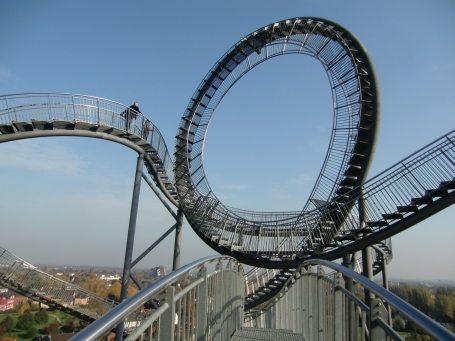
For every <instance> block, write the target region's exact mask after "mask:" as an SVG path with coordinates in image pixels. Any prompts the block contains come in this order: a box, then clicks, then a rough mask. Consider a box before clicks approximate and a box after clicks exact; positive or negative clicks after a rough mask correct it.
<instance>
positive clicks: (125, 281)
mask: <svg viewBox="0 0 455 341" xmlns="http://www.w3.org/2000/svg"><path fill="white" fill-rule="evenodd" d="M143 165H144V154H139V156H138V157H137V164H136V173H135V177H134V186H133V198H132V200H131V211H130V222H129V226H128V237H127V241H126V250H125V261H124V264H123V277H122V290H121V292H120V302H123V301H124V300H125V299H126V298H127V296H128V285H129V282H130V272H131V259H132V256H133V247H134V234H135V232H136V220H137V211H138V207H139V194H140V192H141V177H142V167H143ZM123 328H124V325H123V322H121V323H119V324H118V325H117V328H116V331H115V340H116V341H121V340H122V338H123Z"/></svg>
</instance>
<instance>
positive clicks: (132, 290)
mask: <svg viewBox="0 0 455 341" xmlns="http://www.w3.org/2000/svg"><path fill="white" fill-rule="evenodd" d="M135 293H137V289H136V287H135V286H133V285H130V286H128V293H127V296H128V297H131V296H133V295H134V294H135Z"/></svg>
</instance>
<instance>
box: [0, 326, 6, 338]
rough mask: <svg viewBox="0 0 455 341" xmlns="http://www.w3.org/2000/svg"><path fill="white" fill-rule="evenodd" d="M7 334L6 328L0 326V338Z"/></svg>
mask: <svg viewBox="0 0 455 341" xmlns="http://www.w3.org/2000/svg"><path fill="white" fill-rule="evenodd" d="M5 333H6V328H5V327H3V326H0V336H2V335H3V334H5Z"/></svg>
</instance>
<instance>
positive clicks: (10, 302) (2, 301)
mask: <svg viewBox="0 0 455 341" xmlns="http://www.w3.org/2000/svg"><path fill="white" fill-rule="evenodd" d="M15 304H16V295H15V294H14V293H13V292H10V291H2V292H0V311H6V310H10V309H13V307H14V305H15Z"/></svg>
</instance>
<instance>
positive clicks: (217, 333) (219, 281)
mask: <svg viewBox="0 0 455 341" xmlns="http://www.w3.org/2000/svg"><path fill="white" fill-rule="evenodd" d="M215 270H216V272H217V273H216V275H215V293H214V297H213V298H214V300H215V312H214V314H215V330H214V340H215V341H221V310H222V309H223V302H222V300H223V263H222V262H221V261H219V262H218V264H217V265H216V268H215Z"/></svg>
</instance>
